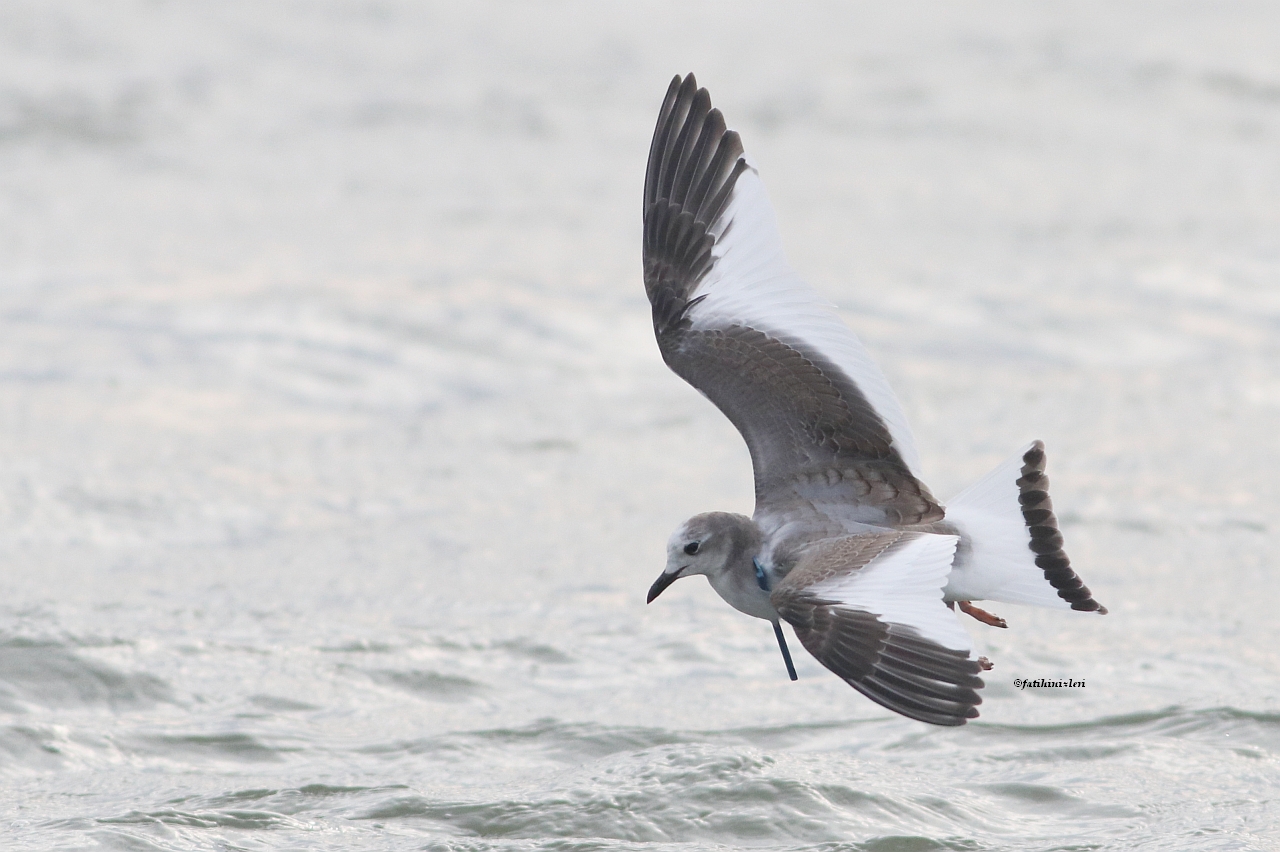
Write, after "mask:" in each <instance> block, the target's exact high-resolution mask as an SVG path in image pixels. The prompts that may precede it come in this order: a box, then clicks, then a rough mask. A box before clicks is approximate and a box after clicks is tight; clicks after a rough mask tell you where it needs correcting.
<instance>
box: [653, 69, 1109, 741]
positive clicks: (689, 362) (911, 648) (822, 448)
mask: <svg viewBox="0 0 1280 852" xmlns="http://www.w3.org/2000/svg"><path fill="white" fill-rule="evenodd" d="M644 284H645V291H646V292H647V293H648V296H649V302H650V304H651V306H652V309H653V330H654V334H655V335H656V337H657V340H658V348H659V350H660V351H661V353H662V358H663V360H664V361H665V362H666V363H667V366H669V367H670V368H671V369H672V370H673V371H674V372H675V373H676V375H678V376H680V377H681V378H682V379H684V380H685V381H687V382H688V383H689V384H691V385H693V386H694V387H695V388H696V389H698V390H699V391H700V392H701V393H702V394H703V395H704V396H706V397H707V398H708V399H710V400H711V401H712V402H713V403H714V404H715V405H716V406H717V407H718V408H719V409H720V411H721V412H723V413H724V415H725V416H726V417H728V418H729V420H730V421H731V422H732V423H733V425H734V426H735V427H737V429H738V431H739V432H741V433H742V437H743V438H744V439H745V440H746V443H747V447H748V449H749V450H750V453H751V464H752V468H753V470H754V474H755V497H756V505H755V513H754V514H753V515H752V516H751V517H749V518H748V517H746V516H745V515H738V514H731V513H728V512H710V513H707V514H701V515H696V516H695V517H693V518H690V519H689V520H688V521H685V522H684V523H683V524H681V525H680V527H679V528H678V529H677V530H676V531H675V533H674V534H673V535H672V536H671V539H670V541H669V542H668V544H667V565H666V568H665V569H664V570H663V572H662V574H661V575H660V576H659V577H658V579H657V581H656V582H654V584H653V586H652V587H651V588H650V589H649V596H648V600H649V602H650V603H652V602H653V600H654V599H655V598H656V597H658V595H660V594H661V593H662V591H663V590H664V589H666V588H667V587H668V586H670V585H671V584H672V583H674V582H675V581H676V580H678V579H680V578H681V577H688V576H691V575H695V574H702V575H705V576H706V577H707V579H708V580H709V581H710V582H711V587H712V588H713V589H715V590H716V592H717V593H719V595H720V597H722V598H724V600H725V601H726V602H728V603H729V604H730V605H731V606H732V607H733V608H734V609H737V610H739V611H740V612H744V613H746V614H747V615H751V616H755V617H756V618H762V619H764V620H766V621H769V622H771V623H772V624H773V628H774V633H775V635H776V636H777V639H778V644H779V647H780V648H781V650H782V654H783V658H784V660H785V662H786V665H787V670H788V672H789V674H790V676H791V678H792V679H793V680H794V679H795V670H794V667H793V665H792V661H791V657H790V653H789V651H788V649H787V645H786V639H785V637H784V634H783V632H782V626H781V622H783V621H786V622H788V623H789V624H790V625H791V626H792V628H793V629H794V631H795V634H796V636H797V638H799V640H800V643H801V644H802V645H803V646H804V647H805V649H806V650H807V651H809V653H811V654H812V655H813V656H814V657H816V658H817V659H818V661H819V662H821V663H822V665H824V666H826V667H827V668H828V669H830V670H831V671H832V672H834V673H835V674H836V675H838V676H839V677H840V678H842V679H843V680H844V681H845V682H846V683H848V684H849V685H850V686H852V687H853V688H854V689H856V690H857V691H858V692H861V693H862V694H863V695H865V696H866V697H867V698H870V699H871V700H872V701H875V702H876V703H878V704H881V705H883V706H885V707H887V708H889V709H890V710H894V711H896V712H898V713H901V714H902V715H904V716H908V717H910V718H912V719H918V720H920V721H922V722H929V723H932V724H935V725H963V724H964V723H965V722H966V721H967V720H969V719H972V718H975V717H976V716H977V715H978V710H977V705H978V704H980V703H981V702H982V698H981V696H979V694H978V690H979V689H981V688H982V686H983V681H982V679H981V677H979V672H980V671H983V670H985V669H989V668H990V667H991V664H990V662H988V661H987V660H986V659H985V658H983V657H977V658H975V657H974V655H973V652H972V643H971V641H970V638H969V635H968V633H967V632H966V631H965V630H964V629H963V628H962V627H961V625H960V624H959V621H958V619H957V615H956V613H955V609H956V608H958V609H960V610H961V611H962V612H964V613H967V614H969V615H971V616H973V617H974V618H977V619H978V620H979V621H982V622H983V623H985V624H989V625H992V626H996V627H1004V626H1005V622H1004V620H1003V619H1001V618H1000V617H998V616H996V615H993V614H991V613H989V612H987V611H985V610H983V609H980V608H979V607H977V606H975V605H974V604H973V602H974V601H999V602H1007V603H1016V604H1032V605H1039V606H1045V607H1053V608H1058V609H1072V610H1078V611H1082V612H1097V613H1104V614H1105V613H1106V609H1105V608H1104V607H1103V606H1101V605H1100V604H1099V603H1098V602H1097V601H1096V600H1094V599H1093V595H1092V594H1091V593H1090V591H1089V589H1088V588H1087V587H1086V586H1085V585H1084V583H1083V582H1082V581H1081V580H1080V578H1079V577H1078V576H1077V575H1076V572H1075V571H1074V570H1073V569H1072V567H1071V562H1070V560H1069V559H1068V558H1067V555H1066V553H1065V552H1063V540H1062V534H1061V533H1060V532H1059V530H1058V521H1057V518H1056V516H1055V515H1054V512H1053V504H1052V502H1051V501H1050V499H1049V494H1048V487H1049V481H1048V478H1047V477H1046V476H1045V472H1044V471H1045V451H1044V445H1043V444H1042V443H1041V442H1039V441H1035V442H1033V443H1031V444H1029V445H1028V446H1026V447H1024V448H1023V450H1022V451H1021V452H1020V453H1018V454H1017V455H1016V456H1014V457H1013V458H1011V459H1010V460H1009V461H1006V462H1005V463H1003V464H1001V465H1000V466H999V467H997V468H996V469H995V470H994V471H992V472H991V473H990V474H988V475H987V476H986V477H984V478H983V479H982V480H980V481H979V482H978V483H977V484H975V485H973V486H972V487H970V488H969V489H967V490H966V491H964V492H963V493H961V494H960V495H958V496H957V497H955V498H954V499H953V500H951V502H950V504H949V505H947V506H946V507H944V506H943V504H942V503H940V502H938V500H936V499H935V498H934V496H933V495H932V494H931V493H930V491H929V489H928V487H927V486H926V485H925V484H924V482H922V481H921V479H920V475H919V460H918V458H917V456H916V449H915V445H914V442H913V440H912V437H911V431H910V429H909V428H908V426H907V421H906V417H905V416H904V415H903V412H902V408H901V407H900V406H899V404H898V401H897V399H896V398H895V397H894V395H893V391H892V390H891V389H890V388H889V384H888V382H887V381H886V379H885V377H884V375H883V374H882V373H881V372H880V370H879V368H878V367H877V366H876V364H875V362H874V361H872V359H871V356H870V355H869V354H868V353H867V351H866V349H864V348H863V346H862V344H861V343H860V342H859V341H858V339H857V337H855V336H854V334H853V332H852V331H850V330H849V328H848V327H847V326H846V325H844V323H843V322H841V320H840V319H839V317H837V316H836V314H835V313H834V311H833V310H832V309H831V308H830V307H829V306H828V305H827V304H826V303H824V302H823V301H822V300H821V299H820V298H819V297H818V295H817V294H816V293H815V292H814V291H813V290H812V289H811V288H810V287H809V286H808V285H806V284H805V283H804V282H803V281H802V280H800V278H799V277H798V276H797V275H796V273H795V272H794V271H793V270H792V269H791V267H790V266H789V265H788V263H787V260H786V258H785V256H784V255H783V251H782V242H781V238H780V236H779V234H778V226H777V221H776V219H775V217H774V213H773V209H772V207H771V206H770V204H769V200H768V197H767V196H766V194H765V190H764V185H763V184H762V183H761V181H760V176H759V173H758V171H757V170H756V168H755V167H754V166H753V165H752V164H751V160H750V159H749V158H748V157H747V156H746V155H745V153H744V151H743V147H742V141H741V139H740V138H739V136H738V134H737V133H736V132H734V131H732V130H728V129H727V128H726V125H725V121H724V117H723V116H722V115H721V114H720V111H719V110H717V109H713V108H712V106H711V97H710V95H708V94H707V90H706V89H701V88H698V84H697V82H696V81H695V79H694V76H693V75H692V74H690V75H688V76H686V77H684V78H683V79H682V78H680V77H679V76H677V77H676V78H675V79H673V80H672V81H671V86H670V88H668V90H667V95H666V98H665V100H664V101H663V103H662V109H661V112H660V113H659V114H658V123H657V128H656V129H655V130H654V134H653V142H652V144H651V146H650V149H649V164H648V169H647V171H646V173H645V181H644Z"/></svg>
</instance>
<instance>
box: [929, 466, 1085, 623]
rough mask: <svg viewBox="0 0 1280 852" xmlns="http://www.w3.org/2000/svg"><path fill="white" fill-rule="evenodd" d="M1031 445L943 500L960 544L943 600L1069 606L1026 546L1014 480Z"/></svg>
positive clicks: (1024, 528)
mask: <svg viewBox="0 0 1280 852" xmlns="http://www.w3.org/2000/svg"><path fill="white" fill-rule="evenodd" d="M1033 446H1035V445H1034V444H1028V445H1027V446H1025V447H1023V448H1022V450H1020V451H1019V452H1018V454H1017V455H1016V456H1014V457H1013V458H1011V459H1009V460H1007V461H1005V462H1002V463H1001V464H1000V465H999V466H998V467H997V468H996V469H995V470H993V471H991V472H990V473H988V474H987V475H986V476H984V477H983V478H982V479H980V480H978V481H977V482H976V483H974V484H973V485H971V486H970V487H969V488H967V489H965V490H964V491H963V492H961V493H960V494H958V495H957V496H956V497H955V498H954V499H952V500H950V501H949V502H948V503H947V521H948V522H949V523H950V524H952V525H953V526H954V527H955V528H956V529H957V530H958V531H959V533H960V535H961V545H960V547H959V549H958V550H957V551H956V560H955V566H954V567H953V568H952V569H951V576H950V577H949V578H948V579H947V586H946V588H945V589H943V597H944V598H945V599H946V600H949V601H1001V602H1004V603H1016V604H1030V605H1032V606H1045V607H1051V608H1053V609H1071V604H1069V603H1067V601H1065V600H1063V599H1062V598H1061V597H1059V596H1058V592H1057V590H1056V589H1054V588H1053V586H1052V585H1051V584H1050V583H1049V581H1048V580H1046V579H1045V576H1044V571H1043V570H1042V569H1041V568H1040V567H1039V566H1038V565H1036V555H1035V554H1034V553H1033V552H1032V551H1031V548H1030V547H1029V546H1028V544H1029V542H1030V540H1031V536H1030V533H1029V532H1028V531H1027V525H1026V522H1025V521H1024V520H1023V516H1022V506H1021V504H1020V503H1019V502H1018V484H1017V482H1018V477H1019V475H1020V474H1021V472H1022V464H1023V456H1024V455H1025V454H1026V453H1027V451H1028V450H1030V449H1031V448H1032V447H1033Z"/></svg>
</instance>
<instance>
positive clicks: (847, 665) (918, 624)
mask: <svg viewBox="0 0 1280 852" xmlns="http://www.w3.org/2000/svg"><path fill="white" fill-rule="evenodd" d="M957 540H958V539H957V537H956V536H950V535H932V534H928V533H920V532H886V533H872V534H868V535H855V536H845V537H842V538H836V539H828V540H825V541H820V542H817V543H816V544H814V545H811V546H810V547H808V548H806V549H805V550H804V551H803V552H802V554H801V555H800V558H799V560H798V561H797V563H796V566H795V568H794V569H792V571H791V573H789V574H788V575H787V576H786V578H785V579H783V580H782V582H780V583H779V584H778V587H777V588H776V589H774V591H773V594H772V601H773V605H774V607H775V608H776V609H777V610H778V614H779V615H781V616H782V617H783V618H785V619H786V620H787V621H789V622H790V623H791V626H792V627H794V628H795V631H796V636H797V637H798V638H799V639H800V642H801V644H803V645H804V647H805V649H806V650H808V652H809V653H810V654H813V656H814V657H816V658H817V659H818V662H820V663H822V664H823V665H824V666H826V667H827V668H828V669H830V670H831V671H833V672H835V673H836V674H837V675H839V676H840V677H841V678H842V679H843V680H844V681H845V682H846V683H848V684H849V685H850V686H852V687H853V688H854V689H856V690H858V691H859V692H861V693H862V694H863V695H865V696H866V697H868V698H870V699H871V700H872V701H874V702H876V703H877V704H881V705H883V706H885V707H888V708H889V709H890V710H894V711H896V712H898V713H901V714H902V715H904V716H909V717H910V718H912V719H918V720H919V721H921V722H930V723H932V724H934V725H963V724H964V723H965V722H966V721H967V720H969V719H972V718H974V717H976V716H977V715H978V710H977V705H978V704H981V703H982V698H981V697H980V696H979V695H978V693H977V690H979V689H981V688H982V685H983V684H982V679H981V678H979V677H978V672H979V670H980V669H981V665H980V664H979V663H978V661H976V660H973V659H970V654H969V650H970V642H969V636H968V634H966V633H965V632H964V629H963V628H961V627H960V625H959V624H958V623H957V622H956V617H955V614H954V613H952V611H951V610H950V609H948V608H947V606H946V604H944V603H943V602H942V587H943V585H944V584H945V583H946V581H947V574H948V572H950V570H951V560H952V557H953V556H954V554H955V548H956V541H957Z"/></svg>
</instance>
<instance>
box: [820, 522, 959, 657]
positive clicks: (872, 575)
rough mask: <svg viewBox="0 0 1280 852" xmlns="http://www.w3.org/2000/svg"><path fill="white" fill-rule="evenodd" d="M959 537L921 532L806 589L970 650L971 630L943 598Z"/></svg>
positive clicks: (947, 644) (943, 643)
mask: <svg viewBox="0 0 1280 852" xmlns="http://www.w3.org/2000/svg"><path fill="white" fill-rule="evenodd" d="M957 541H959V539H958V538H957V537H956V536H953V535H922V536H920V537H918V538H915V539H911V540H909V541H907V542H906V543H905V544H904V545H903V546H902V547H900V548H898V549H896V550H891V551H888V552H886V553H883V554H881V555H880V556H877V557H876V558H875V559H873V560H871V561H870V562H869V563H867V564H866V565H864V566H863V567H862V568H859V569H858V570H856V571H852V572H850V573H848V574H842V575H840V576H838V577H833V578H832V579H830V580H824V581H822V582H820V583H815V584H814V585H812V586H810V587H809V588H808V589H806V590H805V591H806V592H807V593H810V594H814V595H817V596H819V597H822V598H824V599H826V600H833V601H838V602H840V603H841V604H843V605H845V606H847V607H848V608H849V609H856V610H862V611H863V612H869V613H872V614H874V615H877V616H879V618H880V620H881V621H883V622H886V623H890V624H901V625H903V626H905V627H910V628H913V629H914V630H916V631H917V632H918V633H919V634H920V635H921V636H923V637H924V638H926V639H929V640H931V641H933V642H936V643H938V644H939V645H941V646H943V647H944V648H950V649H951V650H953V651H968V650H970V648H971V647H972V644H971V642H970V639H969V634H968V633H966V632H965V631H964V628H963V627H961V626H960V624H959V623H958V622H957V621H956V616H955V613H953V612H952V611H951V610H950V609H948V608H947V605H946V604H945V603H943V602H942V587H943V585H944V584H945V583H946V582H947V574H948V573H949V572H950V571H951V560H952V559H953V558H954V556H955V552H956V542H957Z"/></svg>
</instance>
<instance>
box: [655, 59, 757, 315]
mask: <svg viewBox="0 0 1280 852" xmlns="http://www.w3.org/2000/svg"><path fill="white" fill-rule="evenodd" d="M746 168H747V164H746V160H744V159H743V158H742V141H741V140H740V139H739V138H738V134H737V133H734V132H733V131H732V130H728V129H726V127H725V122H724V116H723V115H721V114H720V111H719V110H717V109H713V108H712V106H711V95H710V94H708V93H707V90H706V89H700V88H698V81H697V79H696V78H695V77H694V76H693V74H687V75H686V76H684V77H680V76H676V77H675V78H674V79H672V81H671V85H670V86H669V87H668V88H667V94H666V97H665V99H664V100H663V102H662V108H661V109H660V110H659V112H658V122H657V125H656V126H655V127H654V131H653V141H652V142H651V143H650V146H649V162H648V166H647V168H646V170H645V181H644V239H643V246H644V249H643V254H644V281H645V290H646V292H647V293H648V295H649V300H650V302H651V303H652V304H653V306H654V327H655V330H656V331H657V332H658V334H659V335H661V334H662V333H664V332H665V331H669V330H671V329H673V328H676V327H677V326H678V325H679V320H680V317H681V315H682V311H683V310H684V308H685V305H686V303H687V302H688V300H689V298H690V296H691V294H692V293H693V291H694V289H695V288H696V286H697V284H698V282H699V281H701V280H702V278H703V277H704V276H705V275H706V274H707V272H708V271H709V270H710V269H711V267H712V265H713V263H714V259H713V257H712V253H711V249H712V247H713V246H714V245H715V242H716V239H717V238H718V237H717V235H720V234H722V233H723V232H724V229H725V228H727V227H728V224H727V223H724V222H721V221H720V220H721V219H722V217H723V215H724V213H725V210H726V209H727V208H728V205H729V201H730V199H731V197H732V195H733V189H734V187H735V186H736V185H737V182H738V178H739V177H740V176H741V175H742V173H743V172H744V171H745V170H746Z"/></svg>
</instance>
